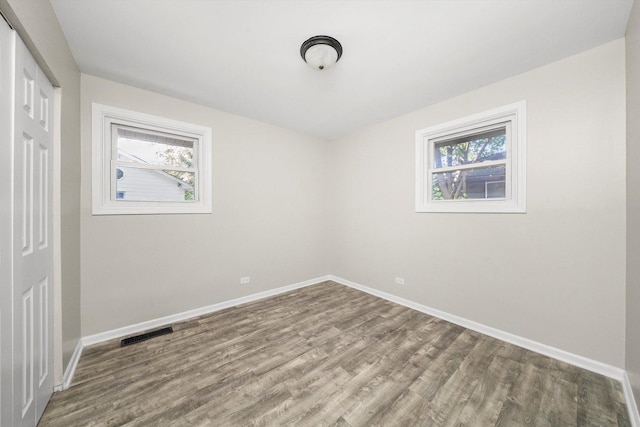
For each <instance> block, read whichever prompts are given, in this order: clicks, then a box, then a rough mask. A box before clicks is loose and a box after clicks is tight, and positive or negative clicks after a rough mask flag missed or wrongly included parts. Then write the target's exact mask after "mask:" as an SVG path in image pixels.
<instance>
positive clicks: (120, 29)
mask: <svg viewBox="0 0 640 427" xmlns="http://www.w3.org/2000/svg"><path fill="white" fill-rule="evenodd" d="M51 3H52V4H53V7H54V10H55V11H56V13H57V15H58V17H59V19H60V22H61V24H62V28H63V30H64V32H65V34H66V37H67V39H68V41H69V45H70V46H71V50H72V52H73V54H74V56H75V58H76V61H77V63H78V66H79V67H80V70H81V71H82V72H84V73H88V74H93V75H96V76H101V77H105V78H108V79H111V80H115V81H119V82H123V83H126V84H129V85H132V86H137V87H141V88H145V89H150V90H153V91H155V92H160V93H164V94H168V95H171V96H174V97H178V98H182V99H186V100H189V101H192V102H195V103H198V104H204V105H207V106H210V107H214V108H217V109H220V110H224V111H227V112H231V113H235V114H240V115H243V116H246V117H251V118H254V119H258V120H262V121H265V122H269V123H273V124H275V125H279V126H283V127H287V128H291V129H295V130H298V131H301V132H304V133H307V134H310V135H314V136H318V137H321V138H326V139H334V138H336V137H339V136H342V135H344V134H346V133H349V132H352V131H354V130H356V129H358V128H361V127H364V126H366V125H370V124H373V123H375V122H378V121H381V120H384V119H389V118H392V117H395V116H398V115H401V114H403V113H407V112H410V111H413V110H416V109H418V108H421V107H425V106H427V105H430V104H433V103H435V102H438V101H441V100H444V99H447V98H450V97H452V96H456V95H458V94H461V93H464V92H467V91H469V90H472V89H475V88H478V87H481V86H484V85H487V84H490V83H493V82H496V81H499V80H502V79H504V78H506V77H509V76H513V75H515V74H518V73H521V72H524V71H527V70H530V69H532V68H534V67H538V66H541V65H544V64H547V63H550V62H553V61H556V60H558V59H560V58H564V57H567V56H569V55H572V54H575V53H578V52H581V51H584V50H586V49H589V48H591V47H594V46H597V45H600V44H602V43H606V42H608V41H611V40H615V39H617V38H619V37H622V36H624V32H625V26H626V23H627V19H628V17H629V12H630V9H631V6H632V3H633V1H632V0H422V1H403V0H395V1H365V0H352V1H338V0H325V1H316V0H289V1H269V0H231V1H229V0H227V1H214V0H209V1H205V0H51ZM318 34H326V35H330V36H333V37H335V38H337V39H338V40H339V41H340V42H341V43H342V46H343V48H344V54H343V57H342V59H340V61H339V62H338V63H337V64H336V65H335V66H334V67H332V68H330V69H327V70H324V71H316V70H314V69H312V68H310V67H309V66H308V65H306V64H305V63H304V62H303V60H302V59H301V58H300V53H299V49H300V45H301V43H302V42H303V41H305V40H306V39H307V38H309V37H311V36H314V35H318Z"/></svg>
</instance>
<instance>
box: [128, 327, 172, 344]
mask: <svg viewBox="0 0 640 427" xmlns="http://www.w3.org/2000/svg"><path fill="white" fill-rule="evenodd" d="M171 332H173V328H172V327H171V326H168V327H166V328H162V329H156V330H155V331H150V332H145V333H144V334H140V335H136V336H134V337H129V338H125V339H123V340H122V341H120V347H125V346H128V345H131V344H135V343H139V342H141V341H146V340H149V339H151V338H155V337H159V336H160V335H167V334H170V333H171Z"/></svg>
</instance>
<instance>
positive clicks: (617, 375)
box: [54, 275, 640, 427]
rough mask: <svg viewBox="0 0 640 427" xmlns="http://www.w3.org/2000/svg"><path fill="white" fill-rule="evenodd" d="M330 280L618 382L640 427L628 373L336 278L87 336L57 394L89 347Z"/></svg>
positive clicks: (242, 298)
mask: <svg viewBox="0 0 640 427" xmlns="http://www.w3.org/2000/svg"><path fill="white" fill-rule="evenodd" d="M327 280H332V281H334V282H336V283H340V284H342V285H345V286H349V287H351V288H354V289H358V290H360V291H362V292H366V293H368V294H371V295H374V296H377V297H380V298H383V299H386V300H388V301H391V302H394V303H396V304H400V305H403V306H405V307H408V308H412V309H414V310H417V311H420V312H422V313H425V314H429V315H431V316H435V317H438V318H440V319H443V320H446V321H448V322H451V323H454V324H456V325H459V326H462V327H465V328H467V329H471V330H473V331H476V332H480V333H482V334H485V335H488V336H491V337H493V338H497V339H499V340H502V341H505V342H508V343H511V344H514V345H517V346H519V347H523V348H526V349H528V350H532V351H535V352H537V353H540V354H543V355H545V356H549V357H553V358H554V359H558V360H561V361H563V362H566V363H570V364H572V365H575V366H578V367H580V368H583V369H586V370H589V371H592V372H595V373H598V374H601V375H605V376H607V377H609V378H613V379H616V380H618V381H620V382H621V383H622V387H623V390H624V394H625V399H626V402H627V408H628V409H629V415H630V417H631V423H632V425H633V426H634V427H640V416H639V415H638V407H637V406H636V403H635V400H634V398H633V391H632V388H631V384H630V383H629V378H628V376H627V373H626V372H625V371H624V370H623V369H620V368H617V367H615V366H611V365H608V364H606V363H602V362H598V361H596V360H592V359H589V358H586V357H583V356H579V355H577V354H573V353H570V352H568V351H565V350H561V349H558V348H555V347H551V346H548V345H546V344H542V343H539V342H537V341H533V340H530V339H527V338H523V337H520V336H518V335H514V334H511V333H509V332H505V331H502V330H500V329H496V328H492V327H490V326H486V325H483V324H480V323H477V322H474V321H472V320H469V319H465V318H463V317H459V316H455V315H453V314H449V313H446V312H444V311H440V310H437V309H435V308H432V307H429V306H426V305H423V304H419V303H417V302H414V301H411V300H408V299H405V298H402V297H398V296H396V295H393V294H390V293H387V292H384V291H379V290H377V289H373V288H369V287H368V286H364V285H360V284H358V283H355V282H351V281H349V280H346V279H343V278H340V277H337V276H332V275H328V276H322V277H317V278H315V279H311V280H305V281H304V282H299V283H295V284H293V285H288V286H282V287H280V288H276V289H270V290H268V291H264V292H258V293H255V294H252V295H247V296H244V297H240V298H236V299H232V300H229V301H223V302H220V303H217V304H213V305H208V306H206V307H201V308H196V309H194V310H189V311H185V312H182V313H178V314H173V315H170V316H165V317H160V318H157V319H152V320H148V321H145V322H141V323H137V324H135V325H130V326H125V327H122V328H118V329H113V330H111V331H106V332H101V333H98V334H94V335H89V336H86V337H84V338H82V339H81V340H80V341H79V342H78V345H77V346H76V349H75V351H74V352H73V356H72V357H71V360H70V361H69V365H68V366H67V369H66V370H65V372H64V377H63V383H62V384H60V385H58V386H56V387H55V389H54V390H55V391H60V390H65V389H67V388H69V386H70V385H71V380H72V379H73V374H74V373H75V370H76V366H77V365H78V361H79V360H80V355H81V354H82V349H83V348H84V347H86V346H89V345H92V344H97V343H101V342H104V341H109V340H112V339H116V338H121V337H124V336H126V335H131V334H135V333H138V332H143V331H145V330H148V329H153V328H156V327H159V326H164V325H167V324H169V323H173V322H179V321H182V320H187V319H190V318H192V317H197V316H201V315H203V314H208V313H213V312H216V311H219V310H223V309H225V308H229V307H234V306H237V305H240V304H245V303H248V302H253V301H257V300H260V299H263V298H268V297H270V296H274V295H278V294H282V293H285V292H289V291H292V290H294V289H299V288H303V287H306V286H311V285H315V284H318V283H321V282H324V281H327Z"/></svg>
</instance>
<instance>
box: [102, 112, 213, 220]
mask: <svg viewBox="0 0 640 427" xmlns="http://www.w3.org/2000/svg"><path fill="white" fill-rule="evenodd" d="M211 143H212V142H211V128H208V127H204V126H198V125H194V124H190V123H184V122H179V121H176V120H170V119H165V118H162V117H156V116H151V115H148V114H142V113H137V112H134V111H128V110H123V109H120V108H114V107H109V106H106V105H100V104H95V103H94V104H93V144H92V148H93V162H92V165H93V174H92V176H93V185H92V191H93V194H92V198H93V214H94V215H104V214H163V213H210V212H211V211H212V185H211V177H212V171H211V167H212V159H211V154H212V150H211Z"/></svg>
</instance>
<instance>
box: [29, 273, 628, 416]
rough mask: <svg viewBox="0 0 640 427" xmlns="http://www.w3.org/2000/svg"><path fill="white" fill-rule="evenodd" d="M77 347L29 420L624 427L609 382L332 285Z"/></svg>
mask: <svg viewBox="0 0 640 427" xmlns="http://www.w3.org/2000/svg"><path fill="white" fill-rule="evenodd" d="M173 328H174V331H175V332H174V333H172V334H169V335H165V336H161V337H157V338H153V339H151V340H149V341H145V342H141V343H138V344H134V345H132V346H129V347H124V348H121V347H119V340H114V341H110V342H105V343H101V344H97V345H94V346H90V347H87V348H85V349H84V352H83V354H82V357H81V359H80V362H79V364H78V367H77V370H76V373H75V377H74V379H73V384H72V386H71V387H70V388H69V389H68V390H65V391H62V392H59V393H55V394H54V396H53V397H52V399H51V401H50V403H49V405H48V407H47V409H46V411H45V413H44V415H43V417H42V419H41V421H40V424H39V425H40V426H64V427H69V426H244V425H255V426H281V425H292V426H328V425H335V426H413V425H422V426H528V425H532V426H616V425H619V426H629V425H630V421H629V417H628V413H627V407H626V405H625V399H624V395H623V392H622V388H621V385H620V383H618V382H617V381H615V380H612V379H610V378H607V377H604V376H602V375H598V374H595V373H592V372H589V371H586V370H583V369H580V368H577V367H575V366H572V365H568V364H566V363H563V362H560V361H558V360H554V359H551V358H549V357H545V356H542V355H540V354H537V353H534V352H532V351H529V350H525V349H523V348H520V347H517V346H514V345H511V344H508V343H505V342H502V341H499V340H497V339H494V338H491V337H488V336H486V335H482V334H480V333H477V332H474V331H471V330H468V329H465V328H463V327H460V326H457V325H454V324H451V323H448V322H446V321H444V320H441V319H438V318H436V317H432V316H428V315H426V314H423V313H421V312H418V311H415V310H411V309H409V308H406V307H403V306H400V305H397V304H394V303H392V302H389V301H386V300H383V299H380V298H377V297H374V296H372V295H369V294H366V293H363V292H360V291H358V290H355V289H352V288H348V287H345V286H342V285H340V284H337V283H334V282H324V283H321V284H318V285H314V286H309V287H305V288H301V289H298V290H294V291H291V292H287V293H284V294H280V295H277V296H274V297H270V298H267V299H263V300H260V301H255V302H251V303H248V304H244V305H240V306H236V307H232V308H228V309H225V310H222V311H218V312H215V313H213V314H209V315H205V316H201V317H197V318H193V319H190V320H187V321H184V322H180V323H176V324H174V325H173Z"/></svg>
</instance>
